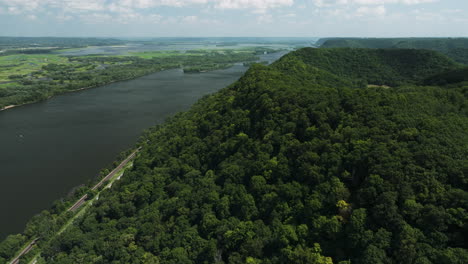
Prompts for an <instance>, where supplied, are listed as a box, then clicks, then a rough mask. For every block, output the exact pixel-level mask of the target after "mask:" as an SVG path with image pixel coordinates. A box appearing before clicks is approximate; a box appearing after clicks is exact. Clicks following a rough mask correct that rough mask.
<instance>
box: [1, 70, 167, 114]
mask: <svg viewBox="0 0 468 264" xmlns="http://www.w3.org/2000/svg"><path fill="white" fill-rule="evenodd" d="M172 69H175V68H169V69H163V70H159V71H154V72H150V73H146V74H143V75H140V76H135V77H131V78H127V79H122V80H115V81H110V82H107V83H104V84H100V85H92V86H87V87H82V88H78V89H74V90H69V91H64V92H61V93H57V94H54V95H51V96H49V97H47V98H45V99H42V100H38V101H34V102H29V103H24V104H18V105H7V106H5V107H3V108H0V112H1V111H5V110H8V109H12V108H16V107H20V106H24V105H29V104H35V103H39V102H43V101H46V100H49V99H50V98H52V97H54V96H57V95H63V94H67V93H73V92H79V91H83V90H88V89H92V88H99V87H101V86H105V85H109V84H113V83H117V82H124V81H129V80H134V79H136V78H140V77H144V76H147V75H150V74H153V73H157V72H161V71H165V70H172Z"/></svg>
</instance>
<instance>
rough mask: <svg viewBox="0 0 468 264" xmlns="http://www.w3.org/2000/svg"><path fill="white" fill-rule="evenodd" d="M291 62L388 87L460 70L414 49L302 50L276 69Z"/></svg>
mask: <svg viewBox="0 0 468 264" xmlns="http://www.w3.org/2000/svg"><path fill="white" fill-rule="evenodd" d="M290 60H292V61H301V62H303V63H305V64H307V65H309V66H312V67H315V68H319V69H322V70H325V71H328V72H330V73H333V74H335V75H337V76H339V77H341V78H344V79H358V80H363V81H365V82H367V83H368V84H374V85H389V86H395V85H399V84H403V83H418V82H421V81H422V80H424V79H426V78H428V77H429V76H432V75H434V74H437V73H440V72H443V71H447V70H453V69H456V68H459V66H458V65H457V64H456V63H455V62H454V61H452V60H451V59H449V58H448V57H446V56H444V55H442V54H440V53H438V52H434V51H429V50H414V49H357V48H340V49H325V48H322V49H314V48H304V49H301V50H299V51H296V52H293V53H291V54H289V55H288V56H285V57H283V58H282V59H281V60H280V61H279V62H278V63H277V68H281V65H283V64H284V63H285V62H286V61H290ZM282 68H284V70H285V71H287V70H288V68H289V66H288V65H287V63H286V65H285V67H282Z"/></svg>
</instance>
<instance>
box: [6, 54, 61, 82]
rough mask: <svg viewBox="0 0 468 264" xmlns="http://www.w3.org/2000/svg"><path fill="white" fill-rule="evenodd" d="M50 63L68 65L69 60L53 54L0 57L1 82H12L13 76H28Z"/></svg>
mask: <svg viewBox="0 0 468 264" xmlns="http://www.w3.org/2000/svg"><path fill="white" fill-rule="evenodd" d="M50 63H56V64H66V63H69V62H68V59H67V58H66V57H63V56H59V55H53V54H15V55H9V56H0V69H1V70H0V82H7V81H11V79H10V78H8V77H9V76H11V75H28V74H30V73H32V72H34V71H37V70H40V69H41V67H42V66H44V65H48V64H50Z"/></svg>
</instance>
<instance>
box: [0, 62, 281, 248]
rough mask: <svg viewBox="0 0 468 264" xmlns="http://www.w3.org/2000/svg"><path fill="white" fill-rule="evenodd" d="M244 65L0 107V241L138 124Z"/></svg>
mask: <svg viewBox="0 0 468 264" xmlns="http://www.w3.org/2000/svg"><path fill="white" fill-rule="evenodd" d="M283 54H284V53H283ZM281 55H282V54H272V55H269V56H266V58H262V59H263V60H264V59H268V60H270V61H272V60H274V59H277V58H278V57H280V56H281ZM262 57H263V56H262ZM246 69H247V68H246V67H244V66H242V65H235V66H233V67H232V68H229V69H226V70H217V71H213V72H207V73H200V74H184V73H183V72H182V70H180V69H174V70H167V71H163V72H158V73H154V74H151V75H147V76H145V77H141V78H138V79H134V80H130V81H124V82H119V83H114V84H109V85H105V86H102V87H99V88H95V89H89V90H84V91H80V92H74V93H68V94H64V95H60V96H56V97H53V98H51V99H49V100H47V101H43V102H39V103H35V104H30V105H25V106H21V107H18V108H13V109H9V110H7V111H1V112H0V166H1V167H0V240H2V239H3V238H4V237H5V236H6V235H8V234H14V233H19V232H22V231H23V230H24V227H25V224H26V222H27V221H28V220H29V219H30V218H31V217H32V216H33V215H35V214H37V213H39V212H41V210H43V209H47V208H49V207H50V206H51V205H52V202H53V201H54V200H57V199H59V198H61V197H64V196H65V195H67V193H69V192H70V190H71V189H73V188H74V187H76V186H78V185H80V184H83V183H86V182H87V181H89V180H90V179H93V178H94V177H96V176H97V174H98V173H99V171H100V170H101V169H102V168H103V167H105V166H106V165H109V164H111V163H112V162H113V161H114V160H115V158H116V156H117V155H118V153H120V152H121V151H123V150H125V149H128V148H130V147H132V146H133V145H134V144H135V142H136V140H137V139H138V137H139V136H140V135H141V133H142V131H143V130H144V129H146V128H149V127H151V126H153V125H155V124H158V123H161V122H163V121H164V120H165V119H166V118H167V117H170V116H172V115H174V114H175V113H177V112H179V111H184V110H187V109H188V108H190V106H191V105H192V104H193V103H195V102H196V101H197V100H198V99H200V98H201V97H202V96H203V95H206V94H210V93H213V92H216V91H217V90H219V89H221V88H224V87H226V86H227V85H229V84H231V83H233V82H234V81H236V80H237V79H238V78H239V77H240V76H241V75H242V74H243V73H244V72H245V71H246Z"/></svg>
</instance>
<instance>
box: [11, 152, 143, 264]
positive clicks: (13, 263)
mask: <svg viewBox="0 0 468 264" xmlns="http://www.w3.org/2000/svg"><path fill="white" fill-rule="evenodd" d="M140 149H141V148H138V149H137V150H135V151H133V152H132V154H130V155H129V156H128V157H127V158H126V159H125V160H123V161H122V162H121V163H120V164H119V166H117V167H116V168H115V169H113V170H112V171H111V172H110V173H109V174H107V176H106V177H104V178H103V179H102V180H101V181H99V182H98V183H97V184H96V185H94V187H93V188H91V190H93V191H94V190H97V189H98V188H99V187H101V186H102V185H103V184H104V183H105V182H106V181H108V180H110V179H112V177H114V176H115V174H116V173H117V172H119V171H120V170H121V169H123V168H124V167H125V166H126V165H127V164H128V162H130V161H131V160H132V159H133V158H135V156H136V154H137V153H138V152H139V151H140ZM87 198H88V195H87V194H85V195H83V196H82V197H81V198H80V199H79V200H78V201H76V203H75V204H73V205H72V206H71V207H70V208H68V210H67V211H72V212H74V211H76V209H78V208H80V207H81V206H82V205H83V204H84V203H85V202H86V199H87ZM38 240H39V238H36V239H34V240H33V241H32V242H31V243H29V245H27V246H26V247H25V248H24V249H23V250H22V251H21V252H20V253H19V254H18V256H16V258H14V259H13V260H12V261H11V262H10V264H18V263H19V261H20V258H21V257H22V256H24V255H26V254H28V253H29V251H31V250H32V248H33V247H34V245H36V243H37V241H38Z"/></svg>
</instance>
